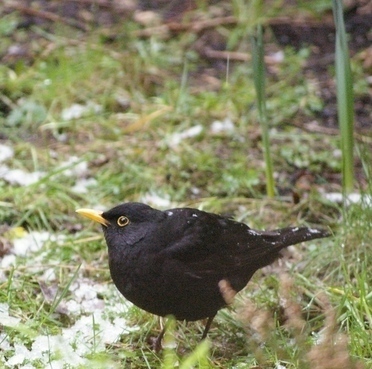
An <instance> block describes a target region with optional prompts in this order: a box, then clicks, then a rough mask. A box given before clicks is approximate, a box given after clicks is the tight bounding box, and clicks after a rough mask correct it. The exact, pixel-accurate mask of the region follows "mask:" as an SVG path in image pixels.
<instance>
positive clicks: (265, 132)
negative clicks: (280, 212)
mask: <svg viewBox="0 0 372 369" xmlns="http://www.w3.org/2000/svg"><path fill="white" fill-rule="evenodd" d="M252 46H253V47H252V54H253V55H252V59H253V72H254V85H255V89H256V95H257V104H258V115H259V120H260V124H261V132H262V143H263V149H264V158H265V173H266V193H267V196H268V197H274V195H275V185H274V175H273V164H272V159H271V153H270V141H269V128H268V122H267V112H266V99H265V63H264V46H263V32H262V26H261V25H258V26H257V34H256V36H253V37H252Z"/></svg>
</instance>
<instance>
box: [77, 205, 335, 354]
mask: <svg viewBox="0 0 372 369" xmlns="http://www.w3.org/2000/svg"><path fill="white" fill-rule="evenodd" d="M76 211H77V213H79V214H81V215H83V216H85V217H87V218H89V219H92V220H94V221H96V222H99V223H101V224H102V229H103V233H104V236H105V239H106V243H107V246H108V257H109V267H110V272H111V277H112V280H113V281H114V283H115V285H116V287H117V288H118V290H119V291H120V292H121V293H122V294H123V296H124V297H125V298H127V299H128V300H129V301H131V302H132V303H133V304H135V305H137V306H138V307H140V308H142V309H144V310H146V311H148V312H150V313H152V314H156V315H160V316H166V315H173V316H174V317H175V318H176V319H178V320H187V321H194V320H199V319H204V318H208V321H207V324H206V327H205V329H204V333H203V336H202V338H205V337H206V335H207V333H208V330H209V328H210V325H211V323H212V320H213V318H214V316H215V315H216V313H217V311H218V310H219V309H221V308H223V307H225V306H226V305H227V302H228V301H227V299H226V296H225V293H224V291H223V290H224V289H225V287H226V286H227V287H228V288H230V289H231V290H233V291H235V292H238V291H240V290H241V289H243V288H244V287H245V286H246V285H247V283H248V281H249V280H250V279H251V277H252V275H253V274H254V273H255V272H256V271H257V270H258V269H260V268H262V267H264V266H266V265H269V264H271V263H272V262H273V261H274V260H276V259H277V258H278V257H279V256H280V250H282V249H283V248H285V247H288V246H290V245H295V244H297V243H300V242H303V241H309V240H313V239H316V238H323V237H327V236H329V233H328V232H327V231H325V230H319V229H313V228H307V227H288V228H283V229H277V230H274V231H257V230H253V229H251V228H249V227H248V226H247V225H246V224H244V223H239V222H236V221H233V220H231V219H228V218H225V217H222V216H220V215H217V214H212V213H207V212H205V211H201V210H197V209H191V208H177V209H169V210H165V211H160V210H156V209H153V208H151V207H150V206H148V205H145V204H141V203H136V202H129V203H124V204H121V205H118V206H116V207H114V208H112V209H110V210H108V211H105V212H100V211H96V210H91V209H78V210H76ZM163 333H164V332H162V333H161V334H160V336H159V337H158V339H157V342H156V346H157V347H158V348H159V347H161V346H160V345H161V339H162V335H163Z"/></svg>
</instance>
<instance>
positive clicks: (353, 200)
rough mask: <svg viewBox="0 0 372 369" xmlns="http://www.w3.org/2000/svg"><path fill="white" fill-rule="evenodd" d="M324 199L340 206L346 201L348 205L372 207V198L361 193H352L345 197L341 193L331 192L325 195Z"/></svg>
mask: <svg viewBox="0 0 372 369" xmlns="http://www.w3.org/2000/svg"><path fill="white" fill-rule="evenodd" d="M323 196H324V198H326V199H327V200H329V201H332V202H336V203H338V204H340V203H342V202H343V201H344V200H345V203H346V205H351V204H358V203H365V204H366V205H367V206H371V205H372V197H371V196H368V195H362V194H360V193H351V194H348V195H346V196H345V197H344V195H343V194H342V193H340V192H329V193H325V194H323Z"/></svg>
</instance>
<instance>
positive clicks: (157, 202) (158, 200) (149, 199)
mask: <svg viewBox="0 0 372 369" xmlns="http://www.w3.org/2000/svg"><path fill="white" fill-rule="evenodd" d="M140 201H141V202H144V203H146V204H151V205H153V206H155V207H159V208H169V207H170V206H171V204H172V203H171V201H170V200H169V199H167V198H164V197H161V196H159V195H157V194H154V193H146V194H144V195H143V196H141V198H140Z"/></svg>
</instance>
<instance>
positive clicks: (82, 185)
mask: <svg viewBox="0 0 372 369" xmlns="http://www.w3.org/2000/svg"><path fill="white" fill-rule="evenodd" d="M95 185H97V181H96V180H95V179H94V178H88V179H85V178H82V179H79V180H77V181H76V183H75V185H74V186H73V187H72V188H71V190H72V191H73V192H75V193H87V192H88V190H89V187H93V186H95Z"/></svg>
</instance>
